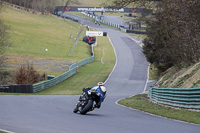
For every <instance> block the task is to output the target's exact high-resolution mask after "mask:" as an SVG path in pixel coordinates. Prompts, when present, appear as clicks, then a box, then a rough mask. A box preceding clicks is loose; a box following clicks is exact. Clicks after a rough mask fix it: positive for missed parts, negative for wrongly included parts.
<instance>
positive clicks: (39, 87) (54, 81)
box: [33, 46, 94, 93]
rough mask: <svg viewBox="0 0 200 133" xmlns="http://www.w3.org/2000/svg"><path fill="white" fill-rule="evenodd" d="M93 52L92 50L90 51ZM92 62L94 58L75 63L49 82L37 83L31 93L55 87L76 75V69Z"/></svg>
mask: <svg viewBox="0 0 200 133" xmlns="http://www.w3.org/2000/svg"><path fill="white" fill-rule="evenodd" d="M91 49H93V47H92V46H91ZM92 51H93V50H92ZM93 61H94V56H91V57H88V58H86V59H83V60H81V61H79V62H76V63H74V64H72V65H71V66H70V67H69V71H67V72H65V73H63V74H61V75H59V76H57V77H54V78H52V79H50V80H47V81H44V82H41V83H38V84H34V85H33V92H34V93H35V92H39V91H41V90H44V89H47V88H50V87H52V86H55V85H56V84H58V83H60V82H62V81H64V80H66V79H67V78H69V77H71V76H72V75H74V74H76V73H77V67H81V66H83V65H85V64H88V63H90V62H93Z"/></svg>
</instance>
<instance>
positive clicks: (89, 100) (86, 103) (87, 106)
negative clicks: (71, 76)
mask: <svg viewBox="0 0 200 133" xmlns="http://www.w3.org/2000/svg"><path fill="white" fill-rule="evenodd" d="M100 97H101V93H99V92H92V91H91V90H88V91H87V93H86V92H84V93H83V94H82V95H81V96H80V98H79V101H78V103H77V104H76V107H75V108H74V111H73V112H74V113H77V112H80V114H82V115H85V114H86V113H87V112H89V111H93V110H94V106H93V104H94V101H97V100H99V99H100Z"/></svg>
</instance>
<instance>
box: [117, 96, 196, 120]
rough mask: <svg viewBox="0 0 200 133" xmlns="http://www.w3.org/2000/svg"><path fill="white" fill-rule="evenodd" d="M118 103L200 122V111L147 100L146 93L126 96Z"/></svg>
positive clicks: (153, 112)
mask: <svg viewBox="0 0 200 133" xmlns="http://www.w3.org/2000/svg"><path fill="white" fill-rule="evenodd" d="M118 103H119V104H121V105H125V106H127V107H131V108H134V109H138V110H142V111H144V112H149V113H151V114H155V115H158V116H163V117H167V118H171V119H176V120H181V121H186V122H191V123H196V124H200V119H199V118H200V112H193V111H188V110H183V109H180V110H176V109H173V108H169V107H164V106H160V105H157V104H154V103H151V102H150V101H148V98H147V94H140V95H136V96H133V97H130V98H126V99H123V100H120V101H119V102H118Z"/></svg>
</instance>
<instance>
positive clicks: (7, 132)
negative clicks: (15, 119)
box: [0, 129, 15, 133]
mask: <svg viewBox="0 0 200 133" xmlns="http://www.w3.org/2000/svg"><path fill="white" fill-rule="evenodd" d="M0 131H2V132H6V133H15V132H11V131H8V130H3V129H0Z"/></svg>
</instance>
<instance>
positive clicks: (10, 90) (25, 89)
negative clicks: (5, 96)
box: [0, 85, 33, 93]
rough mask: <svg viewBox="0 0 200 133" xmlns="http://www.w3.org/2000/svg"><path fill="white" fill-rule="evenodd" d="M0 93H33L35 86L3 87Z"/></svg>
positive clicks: (0, 87) (0, 88)
mask: <svg viewBox="0 0 200 133" xmlns="http://www.w3.org/2000/svg"><path fill="white" fill-rule="evenodd" d="M0 92H6V93H33V86H32V85H1V86H0Z"/></svg>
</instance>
